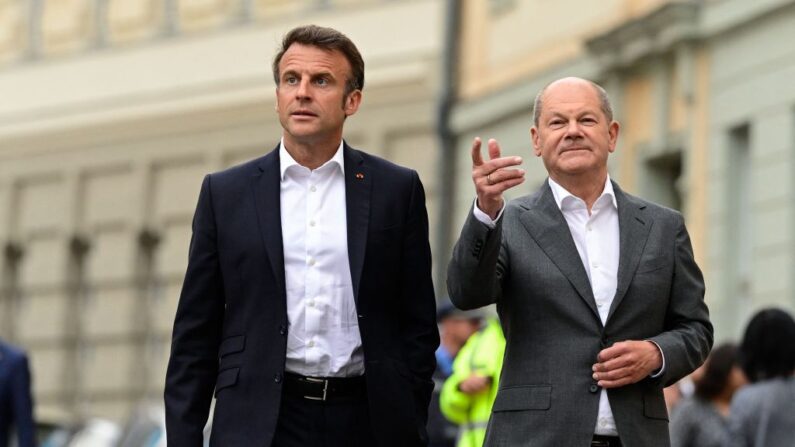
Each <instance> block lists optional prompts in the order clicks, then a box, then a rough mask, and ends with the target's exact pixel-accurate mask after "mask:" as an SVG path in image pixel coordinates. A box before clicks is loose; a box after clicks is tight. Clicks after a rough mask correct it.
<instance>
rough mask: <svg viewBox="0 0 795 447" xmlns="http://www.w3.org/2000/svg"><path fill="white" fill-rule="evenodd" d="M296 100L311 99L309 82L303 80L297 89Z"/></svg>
mask: <svg viewBox="0 0 795 447" xmlns="http://www.w3.org/2000/svg"><path fill="white" fill-rule="evenodd" d="M295 97H296V99H309V97H310V96H309V80H308V79H301V82H299V84H298V88H296V89H295Z"/></svg>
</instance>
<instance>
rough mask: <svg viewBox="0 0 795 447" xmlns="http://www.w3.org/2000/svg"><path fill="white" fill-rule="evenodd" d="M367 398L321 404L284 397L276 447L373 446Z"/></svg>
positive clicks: (297, 397)
mask: <svg viewBox="0 0 795 447" xmlns="http://www.w3.org/2000/svg"><path fill="white" fill-rule="evenodd" d="M375 445H376V442H375V438H374V436H373V429H372V425H371V424H370V412H369V409H368V407H367V395H364V394H363V395H361V396H356V397H351V398H345V399H339V400H328V401H317V400H309V399H305V398H303V397H300V396H294V395H288V394H287V393H285V394H284V395H282V404H281V407H280V409H279V421H278V423H277V424H276V434H275V435H274V437H273V444H272V447H373V446H375Z"/></svg>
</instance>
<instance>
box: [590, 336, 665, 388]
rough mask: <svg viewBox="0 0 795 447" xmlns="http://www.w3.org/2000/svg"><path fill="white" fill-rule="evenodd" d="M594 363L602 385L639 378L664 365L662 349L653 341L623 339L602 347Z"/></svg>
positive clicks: (626, 383) (620, 384)
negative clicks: (604, 347)
mask: <svg viewBox="0 0 795 447" xmlns="http://www.w3.org/2000/svg"><path fill="white" fill-rule="evenodd" d="M596 358H597V361H598V362H599V363H596V364H595V365H593V371H594V373H593V378H594V380H597V381H598V385H599V386H600V387H602V388H618V387H622V386H625V385H630V384H633V383H635V382H639V381H641V380H643V379H645V378H646V377H649V375H651V374H652V373H653V372H655V371H657V370H659V369H660V368H661V367H662V354H661V353H660V349H659V348H658V347H657V345H655V344H654V343H652V342H650V341H637V340H630V341H622V342H618V343H616V344H614V345H613V346H611V347H609V348H606V349H603V350H602V351H601V352H599V355H598V356H597V357H596Z"/></svg>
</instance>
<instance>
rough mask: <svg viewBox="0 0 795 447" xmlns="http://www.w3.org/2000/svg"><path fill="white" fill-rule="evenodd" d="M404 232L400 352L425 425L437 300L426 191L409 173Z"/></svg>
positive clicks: (435, 338) (433, 363) (435, 343)
mask: <svg viewBox="0 0 795 447" xmlns="http://www.w3.org/2000/svg"><path fill="white" fill-rule="evenodd" d="M411 189H412V191H411V198H410V200H409V209H408V217H407V221H406V232H405V235H404V239H403V245H402V249H403V253H402V256H401V263H402V265H401V268H400V272H401V276H402V277H401V281H400V284H401V300H402V302H403V303H405V305H404V306H403V307H402V309H403V315H402V325H401V326H402V329H401V334H402V339H403V352H404V355H405V358H406V359H407V362H408V366H409V368H410V369H411V372H412V374H413V375H414V377H415V381H416V383H417V386H416V389H415V399H416V405H417V411H418V415H419V417H420V420H421V421H422V423H423V424H425V423H427V419H428V405H429V404H430V401H431V394H432V393H433V380H432V376H433V372H434V370H435V368H436V356H435V354H434V353H435V352H436V348H437V347H438V346H439V329H438V327H437V325H436V300H435V298H434V291H433V281H432V279H431V247H430V244H429V242H428V212H427V210H426V208H425V191H424V189H423V187H422V183H421V182H420V179H419V176H418V175H417V173H416V172H414V171H412V176H411Z"/></svg>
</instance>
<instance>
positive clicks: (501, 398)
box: [492, 385, 552, 412]
mask: <svg viewBox="0 0 795 447" xmlns="http://www.w3.org/2000/svg"><path fill="white" fill-rule="evenodd" d="M551 405H552V385H526V386H512V387H509V388H502V389H501V390H499V391H498V392H497V399H495V401H494V407H493V408H492V409H493V411H495V412H497V411H521V410H549V407H550V406H551Z"/></svg>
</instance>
